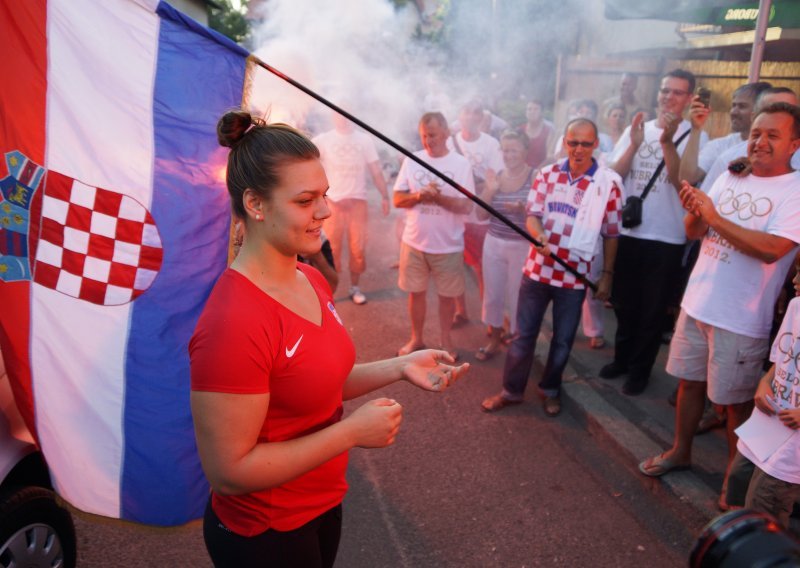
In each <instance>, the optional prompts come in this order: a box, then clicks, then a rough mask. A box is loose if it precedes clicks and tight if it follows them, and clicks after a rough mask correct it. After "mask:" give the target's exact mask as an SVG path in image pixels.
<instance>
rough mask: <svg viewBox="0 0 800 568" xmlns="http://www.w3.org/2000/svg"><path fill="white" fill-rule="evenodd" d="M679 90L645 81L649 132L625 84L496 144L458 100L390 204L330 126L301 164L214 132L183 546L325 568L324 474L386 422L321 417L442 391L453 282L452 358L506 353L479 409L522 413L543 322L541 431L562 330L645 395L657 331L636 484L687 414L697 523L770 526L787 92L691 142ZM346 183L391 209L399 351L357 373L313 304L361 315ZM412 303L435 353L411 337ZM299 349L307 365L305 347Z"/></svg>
mask: <svg viewBox="0 0 800 568" xmlns="http://www.w3.org/2000/svg"><path fill="white" fill-rule="evenodd" d="M696 87H697V85H696V81H695V77H694V75H692V73H690V72H688V71H685V70H682V69H675V70H672V71H670V72H668V73H666V74H665V75H664V76H663V77H662V78H661V80H660V84H659V88H658V94H657V101H656V107H655V109H654V110H652V111H651V110H650V109H648V108H647V107H646V105H645V104H643V103H642V102H641V101H640V100H639V98H638V97H637V94H636V89H637V77H636V76H635V75H633V74H629V73H626V74H624V75H623V76H622V79H621V83H620V89H619V94H618V95H616V96H615V97H612V98H610V99H607V100H604V101H602V102H601V104H599V105H598V104H597V103H596V102H595V101H593V100H591V99H588V98H587V99H581V100H577V101H574V103H573V104H571V105H570V108H569V109H568V112H567V117H566V121H565V124H564V126H563V128H556V127H555V126H554V125H553V123H552V122H550V121H548V120H546V119H545V112H544V110H545V109H544V106H543V103H542V101H540V100H536V99H531V100H530V101H528V102H527V105H526V107H525V120H524V122H522V123H521V124H519V125H516V126H514V125H509V124H507V123H505V122H504V121H502V119H500V118H499V117H496V115H494V114H493V113H491V112H490V111H489V109H487V108H485V106H484V105H483V104H482V103H481V102H480V101H479V100H475V99H473V100H469V101H467V102H465V103H464V104H463V106H462V107H461V109H460V112H459V115H458V117H457V119H455V120H453V122H452V123H449V122H448V119H447V117H446V116H445V115H444V114H443V113H442V112H440V111H438V110H435V109H432V110H430V111H428V112H425V113H424V114H423V115H422V116H421V118H420V120H419V124H418V132H419V139H420V146H421V149H420V150H418V151H417V152H415V153H414V154H413V156H408V157H406V158H405V159H404V160H403V161H402V164H401V166H400V168H399V171H398V173H397V175H396V178H395V179H394V181H393V186H392V188H391V196H390V193H389V191H390V190H389V185H388V184H387V180H385V179H384V176H383V171H382V169H381V167H380V164H379V159H378V154H377V153H376V150H375V147H374V144H373V142H372V141H371V139H370V138H369V137H368V136H366V135H365V134H363V133H360V132H358V131H356V130H355V129H354V128H353V126H352V125H351V124H349V123H348V122H347V121H346V120H344V119H342V118H341V117H338V116H334V117H333V125H334V128H333V130H330V131H328V132H324V133H321V134H319V135H317V136H316V137H315V138H313V141H312V140H311V139H309V138H307V137H306V136H304V135H303V134H301V133H300V132H298V131H296V130H294V129H292V128H290V127H286V126H285V125H268V124H265V123H263V121H260V120H258V119H256V118H253V117H251V116H250V115H249V114H248V113H246V112H244V111H242V112H239V113H229V114H228V115H226V116H225V117H223V119H222V120H221V121H220V125H219V137H220V143H221V144H223V145H225V146H228V147H230V148H231V154H230V158H229V165H228V173H227V176H228V187H229V191H230V194H231V199H232V207H233V211H234V214H235V216H236V218H237V219H238V227H239V230H238V234H239V239H240V242H239V244H240V250H239V254H238V256H237V257H236V259H235V261H234V263H233V264H232V266H231V268H230V269H229V270H228V271H226V273H224V274H223V276H222V277H221V278H220V281H219V283H218V284H217V286H216V287H215V289H214V291H213V293H212V296H211V298H210V300H209V302H208V305H207V306H206V309H205V311H204V313H203V316H202V317H201V319H200V322H199V324H198V327H197V330H196V332H195V335H194V337H193V339H192V343H191V346H190V352H191V359H192V389H193V393H192V409H193V415H194V418H195V424H196V431H197V438H198V447H199V449H200V455H201V459H202V462H203V466H204V468H205V471H206V474H207V476H208V478H209V480H210V481H211V485H212V489H213V493H212V497H211V500H210V501H209V507H208V510H207V513H206V519H205V521H206V522H205V528H204V532H205V538H206V542H207V545H208V547H209V550H210V552H211V554H212V557H213V558H214V560H215V563H217V564H218V565H246V564H243V563H242V562H244V560H245V559H246V558H247V557H248V556H249V555H252V554H264V553H265V551H270V554H278V555H280V554H283V555H296V554H305V555H311V556H313V559H312V560H313V562H314V564H309V565H320V566H323V565H331V563H332V559H333V558H334V557H335V552H336V545H337V543H338V531H339V526H340V514H339V512H338V506H339V504H340V502H341V499H342V496H343V494H344V490H345V485H344V483H343V471H344V470H343V467H344V464H345V463H346V451H347V450H348V449H349V448H351V447H354V446H362V447H379V446H385V445H388V444H391V443H392V441H393V440H394V436H395V435H396V433H397V430H398V428H399V425H400V419H401V416H402V409H401V407H400V405H399V404H398V403H397V402H396V401H394V400H389V399H377V400H375V401H372V402H369V403H367V404H366V405H364V406H363V407H362V408H361V409H359V410H357V411H356V412H355V413H353V414H352V415H350V416H349V417H347V418H346V419H344V420H342V419H341V401H342V400H343V399H344V400H346V399H350V398H353V397H357V396H360V395H362V394H365V393H368V392H371V391H373V390H375V389H378V388H380V387H382V386H384V385H386V384H389V383H391V382H394V381H397V380H401V379H403V380H407V381H408V382H410V383H412V384H414V385H416V386H418V387H421V388H423V389H428V390H441V389H443V388H445V387H447V386H448V385H450V384H451V383H452V382H453V381H454V380H455V379H457V378H458V377H459V376H460V375H462V374H463V373H464V372H465V371H466V370H467V368H468V365H466V364H465V365H460V366H458V365H456V361H458V360H459V359H461V358H463V357H464V356H465V353H464V351H463V349H464V346H458V345H456V343H455V342H454V339H453V335H452V334H451V330H452V329H453V328H454V327H458V326H459V325H463V324H464V323H465V322H467V321H468V320H469V315H468V314H467V311H466V302H465V301H464V292H465V287H466V280H465V279H466V277H467V269H470V270H471V271H472V273H473V275H474V277H475V279H476V281H477V283H478V290H479V294H480V298H481V304H482V309H481V321H482V323H483V324H484V325H485V326H486V330H487V335H488V342H487V343H486V344H485V345H483V346H481V347H479V348H478V349H477V351H476V352H475V353H474V359H475V360H476V361H478V362H479V363H480V362H483V361H487V360H489V359H492V358H494V357H498V356H501V355H502V354H503V352H504V351H505V359H504V364H503V374H502V385H501V389H500V390H499V392H498V393H497V394H495V395H494V396H491V397H489V398H487V399H486V400H484V401H483V402H482V404H481V408H482V410H483V411H485V412H498V411H501V410H502V409H504V408H505V407H507V406H510V405H515V404H519V403H521V402H523V399H524V393H525V390H526V387H527V383H528V380H529V376H530V374H531V370H532V365H533V361H534V353H535V349H536V346H537V338H538V335H539V331H540V328H541V325H542V322H543V319H544V315H545V312H546V310H547V309H548V307H549V306H550V305H551V304H552V314H553V318H552V324H553V336H552V340H551V342H550V348H549V352H548V353H547V356H546V362H545V365H544V368H543V370H542V372H541V376H540V377H539V380H538V384H537V392H538V394H539V396H540V398H541V401H542V408H543V411H544V412H545V414H546V415H547V416H551V417H555V416H557V415H558V414H559V413H560V412H561V409H562V397H561V390H562V375H563V372H564V369H565V367H566V364H567V361H568V359H569V356H570V352H571V351H572V348H573V344H574V341H575V337H576V334H577V330H578V328H579V326H580V324H581V322H583V328H584V334H585V335H586V336H587V337H589V338H590V345H591V347H593V348H601V347H603V346H604V345H605V339H606V338H605V337H604V335H605V329H604V326H603V320H604V318H605V317H606V313H607V308H609V307H611V308H613V313H614V316H615V318H616V324H617V325H616V332H615V336H614V341H613V358H612V359H611V360H610V361H608V363H607V364H606V365H604V366H603V367H602V368H601V369H598V375H599V377H601V378H602V379H607V380H613V379H617V378H624V381H623V382H622V386H621V391H622V393H624V394H625V395H628V396H637V395H639V394H641V393H642V392H644V391H645V390H646V389H647V387H648V384H649V381H650V376H651V372H652V370H653V367H654V365H655V364H656V358H657V354H658V352H659V349H660V347H661V345H662V344H663V342H664V337H665V332H669V333H672V335H671V341H670V345H669V356H668V362H667V366H666V371H667V372H668V373H669V374H670V375H673V376H674V377H676V378H677V379H679V381H678V388H677V390H676V397H675V398H676V400H675V404H676V411H675V439H674V444H673V446H672V447H671V448H669V449H667V450H666V451H665V452H664V453H662V454H660V455H657V456H653V457H650V458H648V459H646V460H644V461H643V462H642V463H641V464H639V470H640V471H641V473H642V474H643V475H646V476H652V477H658V476H661V475H665V474H667V473H669V472H671V471H675V470H680V469H685V468H688V467H690V466H691V449H692V439H693V436H694V435H695V433H696V432H697V429H698V426H699V425H700V423H701V420H703V418H704V413H710V414H712V415H713V416H715V417H716V418H717V419H718V421H719V422H720V423H723V422H724V423H725V424H726V427H727V434H728V435H727V438H728V444H729V450H730V452H729V460H728V463H727V464H724V465H723V464H720V469H723V468H724V469H725V472H726V473H725V478H724V479H725V481H724V484H723V488H722V492H721V495H720V500H719V504H720V507H721V508H723V509H727V508H730V507H737V506H745V505H746V506H748V507H754V508H757V509H761V510H764V511H767V512H770V513H772V514H773V515H775V516H776V517H777V518H778V519H779V520H780V521H781V522H782V523H783V524H784V525H786V524H787V522H788V516H789V513H790V512H791V508H792V505H793V503H794V501H795V500H796V499H797V498H798V497H800V474H798V473H797V472H798V471H800V467H798V465H800V438H798V437H797V435H798V433H797V431H798V428H800V386H798V383H799V382H800V381H798V378H797V377H798V374H797V373H798V371H797V369H796V368H795V367H796V365H797V356H796V354H797V353H800V350H798V348H800V345H798V342H800V332H798V331H797V329H796V328H797V327H798V325H800V324H798V321H800V316H798V314H797V310H798V309H800V307H798V306H800V303H798V302H800V300H791V301H788V300H787V299H786V296H781V292H782V291H784V293H785V291H787V290H788V291H790V292H791V294H792V295H794V293H795V290H797V291H798V292H797V294H798V295H800V276H798V277H795V279H794V285H792V284H791V282H792V277H794V274H795V272H796V271H797V269H798V266H800V265H796V263H795V256H796V253H797V245H798V243H800V174H797V173H796V172H795V168H796V167H797V165H798V162H800V156H798V149H800V109H798V107H797V97H796V95H795V94H794V93H793V92H792V91H791V90H789V89H787V88H783V87H773V86H771V85H770V84H768V83H749V84H745V85H742V86H741V87H739V88H738V89H737V90H736V91H735V92H734V94H733V98H732V101H731V105H730V119H731V120H730V124H731V132H730V134H729V135H726V136H722V137H718V138H715V139H714V140H709V137H708V135H707V133H706V132H705V130H704V129H705V126H706V124H707V120H708V117H709V113H710V110H711V109H710V107H709V102H708V100H707V99H706V98H704V97H702V96H698V95H696V94H695V90H696ZM495 118H496V120H495ZM495 135H496V136H495ZM423 164H427V166H429V167H426V166H425V165H423ZM326 174H327V178H326ZM368 177H369V178H370V179H371V180H372V184H373V185H374V187H375V188H376V189H377V191H378V192H379V194H380V199H381V209H382V213H383V214H384V215H387V214H389V211H390V204H391V205H393V206H394V207H395V208H396V209H398V210H401V211H402V219H403V223H402V227H401V231H400V232H399V235H400V247H399V248H400V253H399V265H398V287H399V288H400V290H402V291H403V292H406V293H407V294H408V313H409V327H410V338H409V340H408V341H407V342H406V343H405V344H403V345H402V346H400V347H399V348H398V349H397V357H396V358H395V359H390V360H387V361H380V362H376V363H370V364H361V365H354V350H353V345H352V342H351V341H350V339H349V337H347V333H346V331H345V330H344V328H343V326H342V324H341V321H340V320H339V318H338V315H337V313H336V309H335V307H334V304H333V293H334V289H335V288H336V285H337V281H338V279H340V278H342V277H344V276H345V275H346V274H347V273H348V272H349V285H350V288H349V292H348V296H349V297H350V299H352V301H353V302H354V303H355V304H357V305H361V304H364V303H366V302H367V296H366V294H365V292H364V291H363V290H362V285H363V282H362V276H363V275H364V273H365V270H366V266H367V256H368V248H367V245H366V243H367V236H368V235H367V230H366V229H367V215H368V207H367V195H368V194H367V191H368V187H367V178H368ZM450 180H451V181H453V182H455V184H457V185H458V186H460V189H461V190H466V191H467V192H470V193H473V194H475V195H476V196H478V197H479V198H480V200H482V201H483V202H484V203H486V204H488V205H490V206H491V208H492V209H493V210H494V211H495V212H497V213H499V214H500V215H502V218H501V217H500V216H497V215H494V214H492V213H490V212H489V211H487V210H486V209H484V208H483V207H480V206H478V205H475V204H473V202H472V200H470V199H469V198H468V197H467V196H466V195H465V194H464V192H463V191H461V190H459V189H456V188H455V187H453V186H452V185H451V183H449V181H450ZM267 219H269V220H270V222H269V223H267V222H265V221H266V220H267ZM324 235H327V240H328V243H329V246H330V250H331V254H329V255H328V256H327V257H323V255H322V253H321V249H322V247H323V242H324V241H325V239H324ZM345 256H347V257H348V260H347V264H346V266H347V269H345V261H344V257H345ZM298 259H300V260H306V261H307V262H308V263H309V264H311V266H312V267H313V266H314V263H315V262H316V263H320V262H324V263H325V268H326V269H327V270H322V271H321V272H318V271H317V270H314V269H313V268H309V267H307V266H304V265H303V264H302V263H300V264H298ZM326 272H327V273H328V274H326ZM331 272H332V273H333V275H334V276H335V278H334V277H332V276H331V275H330V273H331ZM337 273H338V274H337ZM367 278H368V276H367ZM431 280H432V281H433V283H434V286H435V290H436V295H437V300H438V306H437V316H438V322H439V337H438V338H437V339H438V341H437V342H436V343H435V345H436V346H437V347H438V348H439V349H436V350H432V349H427V347H426V341H425V339H424V337H423V330H424V327H425V320H426V315H427V291H428V286H429V284H430V282H431ZM781 298H783V302H781ZM776 305H777V309H776ZM231 306H241V309H240V310H238V311H237V310H233V311H232V308H231ZM776 313H777V314H780V317H777V318H776V317H775V314H776ZM232 314H233V315H232ZM673 330H674V333H673ZM323 337H324V339H323ZM773 338H774V343H772V348H771V349H770V344H771V341H772V340H773ZM304 340H305V343H303V341H304ZM312 343H313V344H314V345H315V350H314V351H313V353H312V352H311V351H306V349H305V347H306V345H310V344H312ZM506 346H507V349H505V347H506ZM322 347H324V352H321V351H320V349H321V348H322ZM234 348H236V349H237V350H239V351H240V352H241V350H242V349H244V350H245V352H246V356H245V357H240V358H238V359H237V360H238V361H239V362H238V363H237V365H238V367H237V368H236V370H235V371H236V372H235V373H231V372H230V366H231V365H232V362H231V360H230V358H229V357H226V356H225V355H226V354H229V353H230V350H232V349H234ZM768 361H771V362H772V363H773V364H772V366H771V367H769V366H768V365H767V363H768ZM323 367H324V370H323ZM766 368H768V371H766V372H765V371H764V369H766ZM331 369H333V370H335V373H332V372H331ZM323 376H324V377H326V378H325V379H323ZM229 377H235V379H230V378H229ZM297 381H302V383H303V386H302V387H298V386H297ZM289 385H291V387H290V386H289ZM754 406H755V408H756V409H755V410H754ZM755 413H762V414H763V418H764V419H766V420H768V421H772V422H773V423H774V424H780V425H782V426H781V427H783V428H786V429H787V430H788V432H789V435H788V436H787V438H786V441H785V442H783V444H782V445H779V447H777V448H773V449H772V452H765V451H764V450H763V448H761V447H759V446H757V445H754V446H753V447H751V446H750V445H748V440H747V439H746V438H742V439H739V438H738V436H737V433H736V429H737V428H738V427H740V426H741V425H742V424H743V423H744V422H745V421H746V420H747V419H748V418H749V417H750V416H751V414H755ZM232 425H234V426H235V427H233V426H232ZM241 432H245V433H246V436H242V435H241ZM342 456H345V457H342ZM271 529H276V530H275V531H271ZM287 531H288V533H291V534H292V536H291V538H289V537H287V536H286V533H287ZM265 535H268V536H265ZM245 537H246V538H245ZM311 556H310V557H309V558H311ZM310 561H311V560H310Z"/></svg>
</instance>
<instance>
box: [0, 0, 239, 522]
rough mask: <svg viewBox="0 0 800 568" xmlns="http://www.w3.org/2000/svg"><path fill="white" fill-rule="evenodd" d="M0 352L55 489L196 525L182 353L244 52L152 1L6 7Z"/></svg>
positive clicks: (121, 510) (92, 506) (111, 511)
mask: <svg viewBox="0 0 800 568" xmlns="http://www.w3.org/2000/svg"><path fill="white" fill-rule="evenodd" d="M0 37H2V41H3V57H2V59H1V60H0V85H2V86H0V125H2V136H0V345H1V346H2V351H3V356H4V359H5V362H6V368H7V370H8V372H9V376H10V377H11V380H12V387H13V390H14V394H15V398H16V400H17V404H18V406H19V407H20V410H21V411H22V414H23V416H24V418H25V421H26V423H27V424H28V426H29V428H30V429H31V431H32V433H33V434H34V436H35V438H36V440H37V441H38V443H39V444H40V446H41V449H42V451H43V453H44V456H45V458H46V460H47V463H48V466H49V467H50V470H51V475H52V478H53V482H54V484H55V487H56V490H57V491H58V492H59V494H60V495H61V496H62V497H64V498H65V499H66V500H67V501H69V502H70V503H72V504H73V505H74V506H76V507H78V508H79V509H82V510H84V511H88V512H91V513H95V514H100V515H105V516H109V517H117V518H122V519H127V520H132V521H138V522H142V523H148V524H157V525H175V524H180V523H184V522H186V521H188V520H190V519H194V518H197V517H199V516H201V515H202V511H203V508H204V506H205V503H206V500H207V497H208V486H207V484H206V481H205V479H204V476H203V473H202V470H201V468H200V461H199V458H198V456H197V448H196V446H195V441H194V431H193V427H192V419H191V414H190V409H189V358H188V353H187V344H188V341H189V338H190V336H191V333H192V330H193V329H194V326H195V323H196V321H197V318H198V317H199V314H200V311H201V310H202V307H203V304H204V302H205V299H206V297H207V296H208V293H209V292H210V290H211V287H212V285H213V283H214V282H215V281H216V278H217V277H218V275H219V274H220V273H221V272H222V271H223V270H224V268H225V266H226V259H227V249H228V239H227V236H228V228H229V223H230V207H229V205H228V198H227V193H226V191H225V187H224V174H223V172H224V167H225V158H226V156H227V150H226V149H225V148H221V147H220V146H219V145H218V144H217V141H216V129H215V127H216V122H217V119H218V118H219V117H220V116H221V115H222V113H223V112H224V111H225V110H227V109H229V108H231V107H235V106H239V105H241V104H242V97H243V89H244V83H245V74H246V67H247V55H248V54H247V52H246V51H244V50H243V49H242V48H240V47H239V46H237V45H236V44H234V43H233V42H231V41H229V40H227V39H225V38H223V37H222V36H220V35H218V34H216V33H215V32H211V31H209V30H207V29H205V28H203V27H201V26H200V25H198V24H197V23H195V22H194V21H192V20H190V19H189V18H186V17H185V16H183V15H182V14H180V13H179V12H177V11H176V10H174V9H173V8H171V7H170V6H169V5H168V4H166V3H164V2H157V1H156V0H47V1H46V2H45V1H42V0H37V1H24V2H2V3H0Z"/></svg>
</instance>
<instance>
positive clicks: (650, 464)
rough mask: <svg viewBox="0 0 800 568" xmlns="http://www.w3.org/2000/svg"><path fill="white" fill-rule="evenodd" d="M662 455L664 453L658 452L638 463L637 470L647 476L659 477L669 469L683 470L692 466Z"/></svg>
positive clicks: (669, 470)
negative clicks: (678, 462)
mask: <svg viewBox="0 0 800 568" xmlns="http://www.w3.org/2000/svg"><path fill="white" fill-rule="evenodd" d="M663 456H664V454H659V455H657V456H653V457H651V458H647V459H646V460H644V461H643V462H642V463H640V464H639V471H640V472H642V474H644V475H646V476H648V477H661V476H662V475H665V474H667V473H669V472H671V471H684V470H687V469H691V467H692V465H691V464H677V463H675V462H673V461H672V460H670V459H668V458H665V457H663Z"/></svg>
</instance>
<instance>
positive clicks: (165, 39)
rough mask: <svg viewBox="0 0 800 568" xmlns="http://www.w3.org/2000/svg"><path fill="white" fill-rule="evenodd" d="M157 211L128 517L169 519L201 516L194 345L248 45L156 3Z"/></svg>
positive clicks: (223, 238)
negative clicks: (225, 136)
mask: <svg viewBox="0 0 800 568" xmlns="http://www.w3.org/2000/svg"><path fill="white" fill-rule="evenodd" d="M157 12H158V14H159V16H160V17H161V28H160V32H159V52H158V58H157V70H156V80H155V89H154V108H153V122H154V132H155V157H154V159H155V165H154V174H153V188H154V192H153V201H152V204H151V207H150V210H151V213H152V215H153V218H154V219H155V221H156V224H157V226H158V229H159V231H160V235H161V240H162V242H163V245H164V261H163V265H162V268H161V270H160V272H159V274H158V276H157V277H156V280H155V282H154V283H153V286H152V287H151V288H150V289H149V290H148V291H147V292H145V293H144V294H143V295H142V296H141V297H139V298H138V299H137V300H136V301H135V302H134V303H133V309H132V315H131V322H130V339H129V343H128V350H127V357H126V384H125V413H124V439H125V448H124V460H123V472H122V480H121V499H120V501H121V516H122V518H124V519H129V520H134V521H138V522H142V523H148V524H157V525H173V524H177V523H182V522H186V521H187V520H188V519H192V518H197V517H200V516H202V512H203V507H204V506H205V503H206V501H207V499H208V486H207V483H206V481H205V478H204V476H203V473H202V470H201V468H200V462H199V458H198V456H197V448H196V445H195V439H194V430H193V426H192V419H191V415H190V412H189V391H190V381H189V356H188V350H187V346H188V343H189V338H190V337H191V334H192V331H193V330H194V326H195V324H196V323H197V319H198V317H199V316H200V312H201V310H202V307H203V304H204V302H205V300H206V298H207V297H208V294H209V293H210V291H211V288H212V286H213V284H214V283H215V281H216V279H217V277H218V276H219V274H220V273H221V272H222V271H223V270H224V269H225V266H226V255H227V235H228V227H229V222H230V206H229V204H228V197H227V193H226V190H225V187H224V182H223V181H222V180H220V179H219V174H218V172H219V171H220V168H221V167H222V166H223V165H224V162H225V157H226V156H227V151H226V149H225V148H221V147H220V146H219V145H218V144H217V139H216V123H217V120H218V119H219V117H220V116H221V115H222V113H223V112H224V111H225V110H227V109H229V108H231V107H235V106H238V105H240V104H241V98H242V88H243V85H244V73H245V58H246V56H247V55H248V54H247V52H246V51H245V50H244V49H242V48H241V47H239V46H237V45H236V44H234V43H233V42H231V41H230V40H228V39H226V38H223V37H222V36H220V35H219V34H217V33H216V32H212V31H209V30H207V29H205V28H203V27H201V26H199V25H198V24H197V23H195V22H194V21H193V20H190V19H189V18H187V17H185V16H184V15H182V14H180V13H179V12H177V11H176V10H174V9H173V8H172V7H170V6H169V5H168V4H165V3H164V2H161V3H160V4H159V7H158V9H157Z"/></svg>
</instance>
